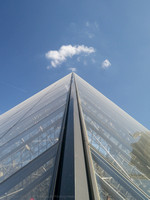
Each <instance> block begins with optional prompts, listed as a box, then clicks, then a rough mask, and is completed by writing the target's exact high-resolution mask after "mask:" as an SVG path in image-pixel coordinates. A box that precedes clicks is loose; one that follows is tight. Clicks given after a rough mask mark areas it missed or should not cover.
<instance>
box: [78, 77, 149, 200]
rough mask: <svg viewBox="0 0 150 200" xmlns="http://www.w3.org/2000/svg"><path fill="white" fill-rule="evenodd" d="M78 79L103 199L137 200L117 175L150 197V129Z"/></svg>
mask: <svg viewBox="0 0 150 200" xmlns="http://www.w3.org/2000/svg"><path fill="white" fill-rule="evenodd" d="M75 79H76V83H77V88H78V92H79V97H80V101H81V107H82V111H83V115H84V120H85V125H86V129H87V134H88V140H89V146H90V148H91V152H92V157H93V150H94V151H95V152H96V153H95V154H97V155H98V156H99V159H96V160H95V159H94V158H93V163H94V167H95V174H96V178H97V180H101V181H97V183H98V188H99V192H100V196H101V198H102V199H107V198H110V199H113V198H114V196H115V198H114V199H121V198H123V199H124V198H127V199H135V198H134V196H133V195H132V194H131V193H132V192H131V193H130V191H129V188H127V187H126V186H124V185H122V183H121V182H118V180H117V179H116V178H114V177H115V173H117V174H119V176H120V177H122V178H125V181H126V182H127V183H130V184H131V186H133V188H136V189H137V190H138V191H140V192H141V194H143V195H144V196H145V197H146V198H147V199H148V198H150V132H149V130H148V129H146V128H145V127H144V126H142V125H141V124H140V123H138V122H137V121H136V120H134V119H133V118H132V117H131V116H129V115H128V114H127V113H126V112H124V111H123V110H122V109H120V108H119V107H118V106H117V105H115V104H114V103H113V102H111V101H110V100H109V99H107V98H106V97H105V96H104V95H102V94H101V93H100V92H98V91H97V90H96V89H94V88H93V87H92V86H90V85H89V84H88V83H87V82H85V81H84V80H83V79H81V78H80V77H79V76H77V75H75ZM92 149H93V150H92ZM100 160H103V161H100ZM105 161H106V162H107V165H108V166H110V167H111V168H112V170H113V172H111V173H110V172H109V171H107V172H106V169H105V167H103V168H102V167H101V166H100V164H99V162H101V163H102V162H105ZM113 176H114V177H113ZM102 182H103V183H102ZM130 184H129V185H130ZM115 192H116V194H115ZM109 193H110V194H109ZM117 193H118V194H117ZM119 195H120V197H119ZM124 195H125V196H124ZM141 199H142V198H141Z"/></svg>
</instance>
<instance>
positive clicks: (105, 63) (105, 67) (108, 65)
mask: <svg viewBox="0 0 150 200" xmlns="http://www.w3.org/2000/svg"><path fill="white" fill-rule="evenodd" d="M110 66H111V63H110V62H109V60H108V59H106V60H104V61H103V62H102V68H103V69H107V68H109V67H110Z"/></svg>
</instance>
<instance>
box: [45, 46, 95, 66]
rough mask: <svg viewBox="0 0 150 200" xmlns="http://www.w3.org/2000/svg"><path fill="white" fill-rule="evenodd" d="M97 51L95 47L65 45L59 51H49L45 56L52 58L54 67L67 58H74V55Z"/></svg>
mask: <svg viewBox="0 0 150 200" xmlns="http://www.w3.org/2000/svg"><path fill="white" fill-rule="evenodd" d="M93 52H95V49H94V48H93V47H87V46H84V45H77V46H72V45H63V46H61V47H60V49H59V50H58V51H56V50H55V51H48V52H47V53H46V54H45V56H46V58H47V59H49V60H51V65H52V67H57V66H58V65H60V64H62V63H63V62H65V61H66V60H67V58H72V57H73V56H74V55H79V54H81V53H86V54H90V53H93Z"/></svg>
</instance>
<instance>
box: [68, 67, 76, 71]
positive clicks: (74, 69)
mask: <svg viewBox="0 0 150 200" xmlns="http://www.w3.org/2000/svg"><path fill="white" fill-rule="evenodd" d="M68 70H70V71H72V72H76V71H77V69H76V68H75V67H70V68H68Z"/></svg>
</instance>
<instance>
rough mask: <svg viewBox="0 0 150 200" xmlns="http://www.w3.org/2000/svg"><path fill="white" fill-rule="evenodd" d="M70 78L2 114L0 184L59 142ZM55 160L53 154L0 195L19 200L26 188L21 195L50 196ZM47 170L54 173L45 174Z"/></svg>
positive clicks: (0, 129)
mask: <svg viewBox="0 0 150 200" xmlns="http://www.w3.org/2000/svg"><path fill="white" fill-rule="evenodd" d="M70 80H71V74H69V75H68V76H66V77H64V78H63V79H61V80H59V81H57V82H56V83H54V84H52V85H50V86H49V87H47V88H46V89H44V90H42V91H41V92H39V93H38V94H36V95H34V96H33V97H31V98H29V99H27V100H26V101H24V102H23V103H21V104H19V105H18V106H16V107H14V108H13V109H11V110H10V111H8V112H6V113H4V114H3V115H1V116H0V152H1V153H0V187H1V184H3V183H4V181H7V180H9V178H11V177H12V176H13V175H14V174H16V173H19V171H20V170H22V169H23V167H26V166H27V165H28V164H30V163H32V161H33V160H35V159H36V158H38V157H39V156H40V155H42V154H43V152H46V151H47V150H48V149H50V148H51V147H52V146H54V145H56V144H57V143H58V141H59V135H60V131H61V126H62V121H63V116H64V112H65V107H66V101H67V97H68V91H69V88H70ZM54 161H55V157H54V158H51V160H49V161H47V163H45V164H44V165H43V166H41V167H40V168H39V169H37V170H35V171H34V172H33V173H32V174H30V176H27V177H26V178H25V179H24V180H23V181H21V182H20V183H19V184H18V185H16V186H15V187H13V188H11V190H10V191H8V192H7V194H6V197H4V196H3V198H2V197H0V199H7V200H8V199H15V200H17V198H19V196H17V195H19V194H23V193H24V191H26V192H25V194H24V196H23V195H22V196H21V199H29V198H28V197H31V198H34V199H37V197H38V199H41V200H43V199H46V197H47V195H48V189H49V188H50V179H51V176H52V167H53V166H54V163H55V162H54ZM44 171H45V173H47V171H48V172H49V173H50V172H51V175H50V174H49V175H47V176H46V177H45V175H44ZM28 185H30V188H28ZM32 186H34V187H32ZM27 188H28V189H27ZM42 191H46V192H44V193H43V192H42ZM45 194H46V195H45ZM43 195H44V196H43ZM19 199H20V198H19Z"/></svg>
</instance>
